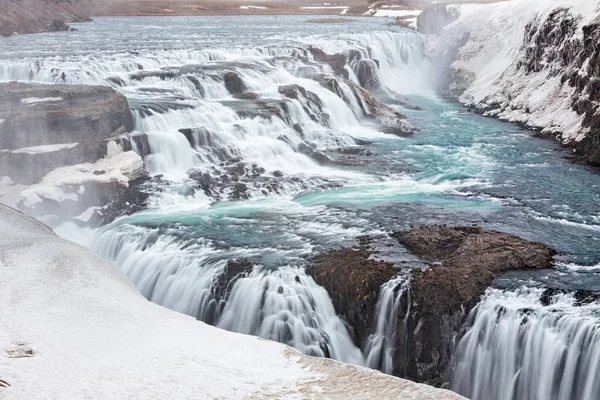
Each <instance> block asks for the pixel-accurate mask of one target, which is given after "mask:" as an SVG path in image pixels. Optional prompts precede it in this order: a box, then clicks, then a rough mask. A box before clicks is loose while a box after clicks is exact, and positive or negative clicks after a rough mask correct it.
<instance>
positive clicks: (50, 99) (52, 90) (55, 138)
mask: <svg viewBox="0 0 600 400" xmlns="http://www.w3.org/2000/svg"><path fill="white" fill-rule="evenodd" d="M132 129H133V121H132V117H131V112H130V110H129V105H128V103H127V99H126V98H125V97H124V96H123V95H120V94H118V93H116V92H115V91H114V90H113V89H111V88H109V87H104V86H87V85H43V84H26V83H19V82H9V83H1V84H0V202H4V203H6V204H9V205H11V206H13V207H18V208H20V209H21V210H23V211H26V212H28V213H30V214H32V215H36V216H38V217H40V216H44V215H52V214H56V215H60V216H61V217H66V218H70V217H76V216H78V215H79V214H80V213H82V212H84V211H85V210H87V209H88V208H89V207H101V206H105V205H107V204H108V203H114V202H119V199H120V198H121V197H122V196H123V195H125V194H126V192H127V191H128V190H129V188H130V187H131V185H130V182H136V181H138V180H140V179H142V180H143V179H144V175H145V171H144V164H143V160H142V158H143V157H144V156H145V155H147V154H149V152H150V146H149V143H148V139H147V137H146V135H143V134H139V133H135V132H132ZM88 214H90V215H91V213H88ZM88 216H89V215H88Z"/></svg>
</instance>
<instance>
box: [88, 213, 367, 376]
mask: <svg viewBox="0 0 600 400" xmlns="http://www.w3.org/2000/svg"><path fill="white" fill-rule="evenodd" d="M208 214H209V213H208V212H207V213H206V215H207V216H206V217H204V216H201V215H198V214H190V216H193V215H196V218H198V219H200V220H202V221H201V222H200V223H199V225H197V226H193V223H192V221H189V220H188V221H187V223H188V224H189V226H190V227H191V228H188V229H182V228H181V227H180V226H177V224H175V225H169V224H166V221H161V220H160V218H162V217H164V216H165V215H164V214H161V213H160V212H159V211H157V212H155V213H154V214H151V215H145V216H143V215H140V214H138V215H134V216H132V217H130V220H128V219H122V220H120V221H117V222H115V223H114V224H112V225H109V226H107V227H104V228H101V229H99V230H97V231H96V232H95V233H94V237H93V238H92V239H91V240H90V242H89V243H90V247H91V248H92V249H93V250H94V251H95V252H96V253H98V254H100V255H101V256H103V257H104V258H107V259H109V260H111V261H113V262H114V263H115V264H116V265H118V266H120V268H121V269H122V270H123V272H124V273H125V274H126V275H127V277H128V278H129V279H130V280H131V281H132V282H133V283H134V284H135V285H136V287H137V288H138V289H139V290H140V292H141V293H142V294H143V295H144V296H145V297H146V298H147V299H149V300H151V301H153V302H155V303H158V304H161V305H163V306H165V307H168V308H170V309H172V310H175V311H179V312H182V313H185V314H188V315H191V316H193V317H195V318H197V319H199V320H201V321H204V322H206V323H209V324H212V325H215V326H218V327H220V328H223V329H227V330H230V331H234V332H240V333H245V334H250V335H256V336H260V337H263V338H267V339H271V340H276V341H279V342H282V343H286V344H288V345H290V346H294V347H295V348H297V349H299V350H300V351H302V352H303V353H305V354H309V355H313V356H320V357H331V358H334V359H337V360H341V361H344V362H349V363H354V364H358V365H363V364H364V357H363V355H362V353H361V351H360V349H359V348H358V347H356V346H355V344H354V342H353V340H352V338H351V335H350V332H349V330H348V328H347V327H346V325H345V324H344V322H343V321H342V320H341V319H340V318H339V317H338V316H337V315H336V312H335V309H334V307H333V304H332V302H331V299H330V298H329V295H328V293H327V291H326V290H325V289H324V288H323V287H321V286H319V285H317V284H316V283H315V281H314V280H313V278H312V277H310V276H309V275H307V274H306V273H305V271H304V268H303V267H301V266H299V265H295V266H292V265H279V266H278V267H277V268H267V267H264V266H262V265H260V264H257V265H254V266H251V264H250V263H249V262H248V263H247V264H244V263H241V264H242V265H243V267H242V268H240V269H236V268H233V270H231V269H229V268H231V266H230V261H231V260H240V259H245V258H246V257H249V256H253V255H256V254H260V251H265V250H264V249H251V248H247V247H231V246H226V247H220V246H219V243H218V242H220V241H221V239H220V238H219V239H208V238H204V237H198V234H197V232H198V231H203V230H204V229H206V227H210V229H212V230H213V231H215V232H217V231H220V230H222V229H224V230H227V231H226V232H224V233H223V235H224V236H231V233H229V232H235V234H238V235H239V234H240V232H238V230H237V228H236V227H235V226H233V227H232V226H231V224H230V223H229V222H226V221H225V222H223V225H222V226H221V227H219V226H218V225H217V224H218V223H219V222H220V221H221V220H222V219H223V217H222V216H219V215H216V214H217V212H216V211H215V212H214V213H212V215H210V217H209V216H208ZM166 215H167V217H168V218H169V217H172V218H174V219H176V220H181V221H185V220H186V217H183V216H180V217H173V213H166ZM287 215H288V216H290V215H291V213H289V212H288V213H287ZM188 218H189V217H188ZM237 218H240V219H241V218H242V216H241V214H240V213H238V214H237ZM225 220H227V218H225ZM134 221H139V222H138V224H136V225H134V224H133V222H134ZM242 224H244V223H243V222H240V226H241V225H242ZM152 225H155V226H156V227H152ZM328 227H329V228H330V229H331V230H332V232H331V234H332V235H340V234H341V233H342V232H337V233H336V232H335V229H336V228H335V227H334V226H333V225H328ZM299 229H302V228H300V227H299ZM310 229H319V230H322V227H319V226H317V222H316V221H312V222H310V223H309V224H308V229H307V230H310ZM248 233H249V234H251V233H252V230H250V231H249V232H248ZM351 233H352V234H355V233H354V232H353V231H352V232H351ZM307 234H311V233H310V232H307ZM284 239H285V238H282V237H273V238H272V240H274V241H276V242H277V243H278V244H279V246H280V247H281V246H282V245H284V243H285V241H284ZM292 244H293V243H292ZM297 244H298V245H302V246H305V244H304V240H303V239H300V240H298V243H297ZM264 246H266V247H267V246H268V244H264ZM309 249H310V247H309V248H307V249H289V250H287V251H286V250H283V249H280V250H279V251H278V254H277V257H278V258H279V260H278V261H279V262H281V263H283V262H285V260H295V259H297V255H296V254H297V253H298V252H299V251H301V252H302V253H298V254H305V253H306V251H307V250H309ZM286 252H287V253H288V254H287V258H285V259H282V258H283V257H284V256H285V255H286ZM261 256H262V257H263V258H266V255H265V254H261Z"/></svg>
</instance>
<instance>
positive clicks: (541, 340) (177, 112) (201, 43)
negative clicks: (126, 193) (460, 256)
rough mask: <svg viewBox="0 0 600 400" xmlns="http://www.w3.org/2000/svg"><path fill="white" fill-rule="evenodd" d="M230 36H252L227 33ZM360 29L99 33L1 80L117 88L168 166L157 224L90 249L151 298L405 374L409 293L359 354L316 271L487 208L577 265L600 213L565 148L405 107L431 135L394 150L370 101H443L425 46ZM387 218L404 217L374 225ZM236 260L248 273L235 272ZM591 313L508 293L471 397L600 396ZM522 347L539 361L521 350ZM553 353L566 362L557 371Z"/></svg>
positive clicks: (454, 110) (463, 358) (73, 40)
mask: <svg viewBox="0 0 600 400" xmlns="http://www.w3.org/2000/svg"><path fill="white" fill-rule="evenodd" d="M223 18H226V17H223ZM263 18H264V19H263ZM225 23H226V24H229V25H227V26H232V25H236V26H235V28H231V29H230V28H228V32H224V31H223V30H222V26H224V24H225ZM363 24H364V25H363ZM378 24H379V25H378ZM345 28H347V31H348V33H340V30H339V25H338V26H335V25H334V24H320V25H318V26H317V25H310V24H307V23H306V21H304V20H302V19H301V18H300V17H285V16H279V17H277V18H270V17H256V18H254V19H252V20H250V19H245V18H239V20H236V23H235V24H231V20H228V19H225V20H223V19H221V17H211V18H204V19H201V23H199V22H198V21H197V20H195V19H192V20H187V19H179V18H174V19H161V20H159V19H152V18H150V19H145V18H140V19H136V18H134V19H127V18H124V19H104V18H99V19H97V20H96V21H95V22H94V23H90V24H86V25H83V26H81V29H80V31H79V32H77V33H73V36H70V40H64V39H63V38H61V37H60V36H52V35H47V36H46V35H39V36H35V37H33V36H32V37H19V36H15V37H13V38H10V39H7V41H4V42H3V44H4V43H9V45H5V46H4V47H3V51H2V52H0V58H1V59H2V62H1V63H0V81H8V80H15V79H16V80H21V81H37V82H45V83H85V84H101V85H110V86H112V87H113V88H114V89H115V90H117V91H118V92H120V93H122V94H124V95H125V96H126V97H127V99H128V101H129V103H130V106H131V108H132V114H133V118H134V123H135V129H136V130H137V131H139V132H140V133H141V134H146V135H147V136H148V142H149V144H150V147H151V150H152V154H150V155H147V156H146V157H145V162H146V164H147V166H148V168H149V170H150V172H151V175H152V176H153V177H152V180H151V181H150V182H148V183H147V184H148V185H149V186H150V189H149V191H150V193H151V197H150V199H149V200H148V203H147V206H148V208H149V209H147V210H145V211H142V212H140V213H137V214H134V215H131V216H128V217H124V218H122V219H119V220H117V221H115V222H114V223H112V224H110V225H108V226H105V227H103V228H100V229H98V230H96V231H93V232H91V233H89V235H79V236H80V237H78V238H76V239H78V240H81V241H84V240H86V242H85V243H84V244H85V245H87V246H89V247H91V248H92V249H94V250H95V251H96V252H97V253H99V254H101V255H102V256H104V257H106V258H108V259H109V260H112V261H113V262H114V263H115V264H117V265H119V266H120V267H121V268H122V270H123V271H124V272H125V273H126V274H127V276H128V277H129V279H130V280H131V281H132V282H133V283H134V284H135V285H136V286H137V287H138V288H139V290H140V291H141V292H142V294H143V295H144V296H146V297H147V298H148V299H150V300H152V301H154V302H157V303H159V304H162V305H164V306H166V307H169V308H172V309H174V310H177V311H180V312H183V313H186V314H189V315H191V316H194V317H196V318H198V319H200V320H203V321H205V322H207V323H210V324H214V325H217V326H220V327H222V328H225V329H230V330H233V331H237V332H244V333H249V334H254V335H259V336H263V337H266V338H270V339H274V340H278V341H281V342H285V343H288V344H290V345H292V346H295V347H297V348H299V349H300V350H301V351H303V352H305V353H307V354H312V355H318V356H330V357H333V358H336V359H340V360H344V361H349V362H354V363H357V364H366V365H368V366H371V367H374V368H377V369H381V370H383V371H385V372H388V373H390V372H392V373H397V374H400V375H402V368H403V366H402V365H399V364H400V362H399V361H397V360H398V359H397V358H394V354H398V353H402V352H404V353H405V354H406V353H407V349H406V348H400V346H403V345H405V343H404V342H405V341H404V342H403V339H402V336H403V335H404V332H403V330H404V331H405V330H406V322H407V318H408V316H409V315H410V290H409V289H408V284H409V283H408V281H407V280H405V279H404V278H397V279H395V280H393V281H391V282H388V283H386V284H384V285H383V287H382V290H381V293H380V298H379V300H378V306H377V307H378V311H377V324H375V326H374V327H373V329H374V330H373V333H372V335H371V337H370V338H369V340H368V344H367V347H365V348H364V349H363V351H362V354H361V351H360V350H359V349H358V348H357V347H356V346H355V344H353V343H352V339H351V335H350V334H349V332H348V330H347V329H346V327H345V326H344V324H343V322H342V321H341V320H340V319H339V318H338V317H337V316H336V314H335V310H334V309H333V306H332V303H331V301H330V299H329V296H328V295H327V293H325V291H324V290H323V288H321V287H319V286H318V285H316V283H315V282H314V281H313V280H312V278H311V277H310V276H308V275H307V274H306V272H305V270H304V266H305V265H306V264H307V261H306V258H307V257H308V256H310V255H311V254H314V253H315V252H317V251H321V250H323V249H327V248H333V247H339V246H348V245H349V244H350V245H353V244H354V243H355V241H354V240H355V238H356V237H358V236H361V235H366V234H372V235H377V234H381V233H382V230H386V229H387V228H389V227H391V226H394V227H398V226H399V225H398V224H400V226H403V225H402V224H403V223H413V222H414V223H418V224H422V223H430V222H431V221H434V222H437V223H445V222H447V219H448V218H451V219H452V221H453V223H454V222H456V221H455V217H456V218H457V219H460V220H461V221H463V222H464V223H465V224H470V223H476V222H478V221H481V219H480V218H479V217H477V216H475V217H473V218H472V219H471V216H472V215H473V214H469V215H470V216H469V217H468V218H465V217H464V216H460V215H458V214H457V213H455V212H456V209H460V210H461V212H462V211H465V212H469V211H471V210H483V212H484V213H487V214H486V218H485V221H486V222H488V223H490V224H492V226H493V227H494V228H497V229H499V230H506V231H511V232H514V233H521V232H525V235H526V236H538V237H540V240H542V241H548V242H549V243H550V242H552V241H553V245H555V246H556V247H557V249H559V250H562V249H560V248H559V247H560V244H561V243H568V246H567V247H568V248H567V251H565V252H566V253H568V252H571V253H577V254H580V253H585V251H586V250H581V249H582V248H584V247H587V248H593V247H597V246H596V245H597V241H596V242H594V240H596V239H595V238H593V237H592V235H590V232H597V229H598V225H597V222H598V221H597V218H596V215H598V213H597V212H596V211H597V210H598V209H597V204H600V203H599V202H598V201H597V190H596V191H595V192H594V189H593V187H592V185H589V182H590V181H591V178H590V175H589V172H586V171H584V170H583V169H581V168H579V167H578V166H573V165H570V164H569V165H563V164H561V166H562V168H560V173H556V172H554V171H555V170H558V168H548V169H545V168H546V165H547V164H549V163H550V164H551V163H564V162H565V161H564V160H562V159H560V157H558V156H557V157H556V158H551V157H552V156H549V155H548V154H559V152H557V151H556V149H554V148H550V147H549V146H550V145H547V146H548V147H543V146H544V145H543V144H540V143H539V141H533V140H532V141H529V139H528V138H527V135H526V134H524V133H523V132H521V131H520V130H519V129H518V128H516V127H511V126H510V125H503V124H501V123H499V122H496V121H493V120H490V119H483V118H480V117H479V116H474V115H468V116H467V115H465V114H464V110H462V109H459V108H458V107H457V106H455V105H449V104H447V103H443V102H439V101H437V100H431V99H423V98H421V99H420V100H418V102H419V104H418V105H420V106H422V108H423V109H424V110H421V111H416V110H415V111H413V110H408V109H406V110H403V112H405V113H408V114H409V115H410V116H411V117H413V118H412V120H411V121H415V122H416V123H419V128H420V129H421V131H420V132H419V134H417V135H414V137H412V138H397V137H396V136H393V135H392V136H390V135H386V134H384V133H382V132H381V129H380V128H381V126H380V125H381V124H380V122H381V121H379V120H378V119H377V118H375V117H374V115H372V114H371V115H369V112H367V111H369V101H372V99H370V98H368V97H367V96H366V94H365V93H364V92H363V91H361V90H360V89H361V88H360V87H358V86H357V85H361V86H363V87H365V88H367V89H369V90H371V92H372V93H375V94H376V95H377V96H378V97H379V98H380V99H384V100H385V101H386V102H388V103H390V104H402V102H403V101H405V99H404V98H403V97H402V94H410V93H417V94H419V95H425V96H424V97H430V96H429V95H430V94H431V82H433V81H434V79H433V78H432V75H431V71H432V68H431V65H430V61H429V59H428V57H427V55H426V46H425V40H424V38H423V37H422V36H420V35H419V34H417V33H415V32H413V31H409V30H404V29H401V28H399V27H387V26H385V25H384V24H383V23H382V22H381V20H380V22H377V19H374V18H363V19H360V21H359V20H356V21H354V22H353V23H352V24H347V25H345ZM229 30H231V32H229ZM345 30H346V29H345ZM315 33H318V34H315ZM59 35H60V34H59ZM69 35H70V34H69ZM34 38H35V39H36V40H35V41H32V39H34ZM56 38H58V39H56ZM8 40H9V41H8ZM30 41H31V42H30ZM10 43H15V44H14V45H10ZM0 46H1V44H0ZM25 48H27V49H28V50H27V51H24V50H23V49H25ZM311 48H316V49H322V50H324V51H325V52H327V53H329V54H334V53H336V54H343V55H344V56H345V57H346V60H347V65H346V66H345V67H344V69H343V70H339V68H338V69H337V71H336V73H337V75H334V68H335V67H336V66H335V65H330V64H329V63H328V62H325V61H319V60H318V58H319V57H318V51H317V52H316V53H315V54H313V53H312V52H311V50H310V49H311ZM313 50H314V49H313ZM49 53H50V54H52V57H50V56H48V54H49ZM338 67H339V66H338ZM228 73H234V74H235V75H237V76H238V77H239V79H240V80H241V81H242V82H243V89H240V90H237V92H241V93H235V94H232V92H231V91H230V90H229V89H228V87H227V85H226V83H225V81H224V77H225V74H228ZM346 74H347V78H344V75H346ZM234 89H235V88H234ZM234 91H236V90H234ZM367 94H368V93H367ZM412 100H413V99H411V101H412ZM415 100H416V99H415ZM369 141H372V142H375V144H374V145H373V146H372V147H368V149H369V151H373V152H374V153H378V154H371V155H369V156H367V157H364V158H363V159H360V157H357V159H358V161H357V160H353V161H352V162H351V163H349V164H348V165H340V164H339V163H331V162H330V160H328V158H326V156H327V155H328V156H330V157H332V158H335V155H336V154H338V155H339V154H343V153H342V152H344V151H349V154H352V155H353V156H354V154H356V153H352V151H362V150H366V149H367V147H366V145H365V143H366V142H369ZM134 144H135V143H134ZM357 145H360V146H357ZM132 147H133V144H132ZM357 147H360V148H357ZM362 147H365V148H364V149H363V148H362ZM540 148H542V149H545V150H543V151H540ZM546 150H547V151H546ZM138 151H139V150H138ZM142 153H144V154H145V153H146V152H145V151H144V152H140V154H142ZM353 156H352V157H353ZM523 160H527V164H523ZM550 160H552V161H550ZM355 161H357V162H356V164H353V162H355ZM361 161H362V162H364V163H363V164H362V165H359V164H360V162H361ZM546 170H547V171H549V172H548V173H547V174H544V173H543V171H546ZM586 174H587V175H586ZM507 182H511V184H510V185H507V184H506V183H507ZM523 182H524V183H523ZM543 182H553V185H554V186H553V187H552V188H549V187H547V186H543ZM554 183H555V184H554ZM482 188H488V189H489V191H487V192H486V191H485V190H484V189H482ZM467 192H468V193H467ZM594 196H596V197H594ZM507 198H508V200H506V199H507ZM499 199H503V200H499ZM545 199H549V200H548V202H547V203H548V204H551V205H546V203H545ZM230 200H235V201H230ZM381 204H385V205H392V206H391V208H393V211H391V212H389V211H386V210H384V207H382V208H377V209H375V208H376V207H375V206H374V205H381ZM402 204H404V205H402ZM499 204H502V207H504V208H502V210H499V208H500V206H499ZM514 204H517V207H512V205H514ZM422 205H426V206H431V207H423V206H422ZM511 207H512V208H511ZM554 207H556V208H554ZM438 208H439V209H438ZM440 209H441V210H443V211H440ZM515 210H516V211H515ZM363 211H364V212H363ZM495 212H497V214H494V213H495ZM386 213H387V214H386ZM536 213H537V214H536ZM366 214H369V216H368V217H367V216H365V215H366ZM398 215H402V218H400V219H401V220H402V222H399V221H396V220H397V219H398ZM531 215H534V217H533V218H531ZM432 216H433V217H432ZM505 217H506V218H505ZM404 219H406V220H405V221H404ZM390 221H393V222H390ZM573 221H575V222H576V223H577V225H573ZM556 224H559V225H556ZM557 226H558V228H557ZM546 234H547V235H546ZM590 238H591V239H590ZM88 239H89V240H88ZM590 243H591V244H590ZM588 252H589V253H590V254H591V255H589V254H588V255H589V257H590V260H591V261H593V262H594V263H597V262H598V256H597V255H596V254H594V253H593V251H588ZM236 260H237V262H238V264H239V265H242V267H243V268H242V267H240V268H241V269H240V270H236V269H235V268H233V267H232V265H231V263H230V262H231V261H236ZM240 260H247V261H244V262H240ZM503 296H504V297H503ZM511 296H512V297H511ZM531 296H533V295H531ZM511 299H512V300H511ZM511 302H512V303H511ZM511 304H513V305H512V306H511ZM496 305H501V306H502V307H503V308H502V310H503V311H502V313H501V315H498V312H497V310H496V309H495V306H496ZM593 307H594V306H592V305H589V306H582V307H573V306H572V304H571V305H569V301H567V300H565V299H563V300H560V301H558V300H557V301H556V302H555V303H554V304H553V305H550V306H543V305H541V304H539V302H538V301H537V300H535V296H533V297H532V298H531V299H530V298H529V294H527V293H519V294H514V295H511V294H510V293H501V292H492V294H491V295H489V296H488V297H487V298H486V301H485V302H484V303H482V305H480V307H479V308H478V309H477V311H476V312H474V313H473V318H472V321H471V325H472V328H471V329H470V330H469V331H468V333H467V334H466V335H465V336H464V338H463V340H462V341H461V343H460V346H459V353H458V354H457V365H456V369H455V371H454V375H453V379H452V387H453V388H454V389H455V390H457V391H460V392H461V393H465V394H467V395H468V396H471V397H472V398H474V399H478V398H479V399H482V398H484V399H503V400H504V399H511V400H513V399H521V398H522V399H536V400H537V399H544V400H546V399H551V400H554V399H556V400H563V399H566V398H569V397H568V394H569V393H570V394H571V397H570V398H578V397H577V396H579V398H582V399H585V400H588V399H591V398H598V392H597V390H598V388H597V386H594V385H595V382H597V381H600V379H598V371H597V369H594V368H595V367H594V365H597V364H598V360H594V359H593V356H594V353H593V352H587V353H584V352H582V351H581V350H582V349H584V348H585V346H584V344H585V343H587V346H589V347H587V348H591V346H593V345H594V344H595V345H597V342H596V341H597V333H596V332H597V330H596V328H595V326H596V325H595V324H597V321H598V318H597V317H598V315H597V313H596V311H594V308H593ZM518 310H521V311H518ZM526 310H527V311H526ZM403 313H404V314H403ZM525 314H527V315H525ZM561 315H562V316H561ZM559 316H561V317H560V318H559ZM594 321H596V322H594ZM484 339H485V340H484ZM525 339H527V340H526V341H525ZM199 340H202V339H201V338H199ZM512 343H520V344H522V345H521V347H520V348H519V350H518V352H517V350H515V348H514V347H511V346H512ZM561 346H562V347H561ZM547 348H551V349H552V352H553V351H554V350H555V349H560V354H561V355H560V357H554V356H552V354H553V353H552V352H551V351H548V350H544V349H547ZM525 350H527V351H525ZM478 351H481V352H483V353H482V355H478V354H476V353H477V352H478ZM536 351H537V353H536ZM525 355H527V357H525ZM511 357H512V360H514V361H510V359H511ZM548 357H549V358H548ZM553 357H554V358H553ZM586 357H587V358H586ZM536 359H540V360H544V364H535V363H534V362H533V361H534V360H536ZM393 360H395V361H393ZM507 360H508V361H507ZM564 366H569V369H567V368H564V369H563V367H564ZM586 368H587V369H586ZM555 381H556V382H559V383H556V384H555V383H554V382H555ZM546 383H547V384H546ZM536 385H537V386H536ZM542 385H545V386H543V389H540V390H539V391H536V390H534V388H537V387H538V386H539V387H540V388H541V387H542ZM547 385H550V386H549V387H550V389H548V386H547ZM504 388H506V389H504ZM554 389H556V390H555V391H552V390H554ZM538 393H539V395H538ZM549 393H552V395H550V394H549ZM494 396H496V397H494ZM520 396H522V397H520ZM527 396H529V397H527ZM544 396H546V397H544ZM552 396H554V397H552ZM559 396H561V397H559ZM586 396H588V397H586Z"/></svg>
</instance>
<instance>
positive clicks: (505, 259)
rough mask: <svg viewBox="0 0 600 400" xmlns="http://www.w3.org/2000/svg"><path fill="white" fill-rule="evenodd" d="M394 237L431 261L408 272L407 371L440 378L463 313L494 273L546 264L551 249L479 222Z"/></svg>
mask: <svg viewBox="0 0 600 400" xmlns="http://www.w3.org/2000/svg"><path fill="white" fill-rule="evenodd" d="M395 237H396V238H397V239H398V241H399V242H400V243H401V244H403V245H404V246H406V247H407V248H408V249H409V250H410V251H411V252H413V253H414V254H416V255H418V256H420V257H422V258H423V259H424V260H425V261H428V262H430V263H431V266H430V268H428V269H426V270H425V271H422V272H414V273H413V276H412V298H413V308H412V310H411V316H410V319H409V322H408V324H409V329H408V331H409V332H411V336H410V338H409V341H408V342H409V349H410V351H409V354H408V355H407V359H405V360H403V361H404V362H406V364H407V365H408V368H407V377H408V378H410V379H413V380H416V381H419V382H429V383H433V384H437V385H439V384H441V383H443V382H444V381H445V379H446V373H447V372H448V368H449V365H450V363H451V357H452V354H453V351H454V343H455V340H456V336H457V335H458V332H459V330H460V327H461V325H462V322H463V318H464V316H465V315H466V314H467V313H468V311H469V310H470V309H472V308H473V307H474V306H475V305H476V304H477V303H478V302H479V300H480V298H481V296H482V295H483V294H484V292H485V290H486V289H487V288H488V287H489V286H490V285H491V284H492V282H493V280H494V277H495V276H496V275H497V274H498V273H501V272H504V271H509V270H516V269H527V268H532V269H541V268H551V267H552V265H553V256H554V255H555V254H556V252H555V251H554V250H553V249H551V248H549V247H548V246H546V245H544V244H543V243H537V242H530V241H528V240H526V239H522V238H519V237H517V236H513V235H510V234H507V233H503V232H496V231H485V230H483V229H481V228H479V227H446V226H440V225H432V226H424V227H419V228H414V229H411V230H410V231H408V232H403V233H397V234H395Z"/></svg>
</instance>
